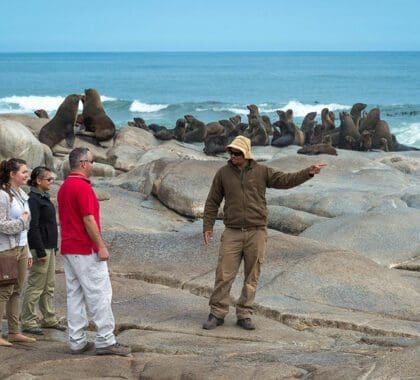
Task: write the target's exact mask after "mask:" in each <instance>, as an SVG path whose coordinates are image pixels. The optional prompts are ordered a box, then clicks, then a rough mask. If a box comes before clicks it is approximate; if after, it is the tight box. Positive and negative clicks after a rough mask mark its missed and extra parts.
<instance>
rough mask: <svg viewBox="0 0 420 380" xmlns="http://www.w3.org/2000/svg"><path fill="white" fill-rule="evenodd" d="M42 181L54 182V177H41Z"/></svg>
mask: <svg viewBox="0 0 420 380" xmlns="http://www.w3.org/2000/svg"><path fill="white" fill-rule="evenodd" d="M42 180H43V181H48V182H54V178H52V177H50V178H42Z"/></svg>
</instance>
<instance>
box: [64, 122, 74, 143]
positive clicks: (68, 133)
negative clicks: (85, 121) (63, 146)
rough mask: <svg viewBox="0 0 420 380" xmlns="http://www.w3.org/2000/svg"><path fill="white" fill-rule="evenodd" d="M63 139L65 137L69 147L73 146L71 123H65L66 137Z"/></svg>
mask: <svg viewBox="0 0 420 380" xmlns="http://www.w3.org/2000/svg"><path fill="white" fill-rule="evenodd" d="M65 139H66V143H67V146H68V147H69V148H73V145H74V140H75V136H74V126H73V124H67V125H66V137H65Z"/></svg>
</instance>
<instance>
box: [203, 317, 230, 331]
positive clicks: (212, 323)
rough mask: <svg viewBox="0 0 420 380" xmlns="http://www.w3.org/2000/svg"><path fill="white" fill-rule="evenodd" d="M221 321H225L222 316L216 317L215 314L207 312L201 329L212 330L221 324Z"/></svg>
mask: <svg viewBox="0 0 420 380" xmlns="http://www.w3.org/2000/svg"><path fill="white" fill-rule="evenodd" d="M223 323H225V320H224V319H223V318H217V317H216V316H215V315H213V314H209V317H208V318H207V321H205V322H204V324H203V329H205V330H213V329H215V328H216V327H217V326H220V325H223Z"/></svg>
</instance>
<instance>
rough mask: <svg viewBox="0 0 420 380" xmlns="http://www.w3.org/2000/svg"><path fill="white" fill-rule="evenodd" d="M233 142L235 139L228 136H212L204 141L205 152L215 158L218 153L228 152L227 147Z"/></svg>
mask: <svg viewBox="0 0 420 380" xmlns="http://www.w3.org/2000/svg"><path fill="white" fill-rule="evenodd" d="M232 140H233V137H229V136H226V135H210V136H207V137H206V139H205V140H204V148H203V151H204V153H205V154H207V155H208V156H214V155H215V154H217V153H223V152H225V151H226V145H228V144H229V143H230V142H231V141H232Z"/></svg>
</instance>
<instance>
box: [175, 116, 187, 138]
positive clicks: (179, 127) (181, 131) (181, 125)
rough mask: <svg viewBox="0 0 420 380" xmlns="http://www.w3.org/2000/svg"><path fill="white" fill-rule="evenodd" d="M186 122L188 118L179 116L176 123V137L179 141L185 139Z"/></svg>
mask: <svg viewBox="0 0 420 380" xmlns="http://www.w3.org/2000/svg"><path fill="white" fill-rule="evenodd" d="M185 123H186V120H185V119H184V118H183V117H182V118H179V119H178V120H177V121H176V123H175V128H174V139H175V140H178V141H184V137H185Z"/></svg>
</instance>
